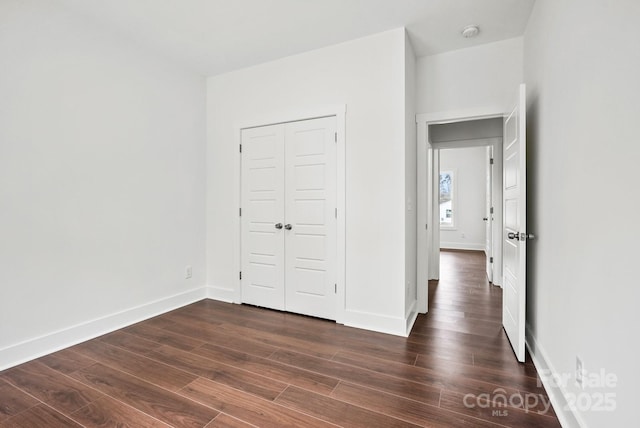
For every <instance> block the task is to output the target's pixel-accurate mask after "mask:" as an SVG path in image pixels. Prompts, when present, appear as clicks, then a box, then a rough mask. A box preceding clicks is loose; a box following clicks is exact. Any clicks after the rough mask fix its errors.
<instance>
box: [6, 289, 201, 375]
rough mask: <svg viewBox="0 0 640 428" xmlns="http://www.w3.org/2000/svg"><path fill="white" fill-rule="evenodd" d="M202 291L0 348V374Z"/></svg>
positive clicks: (195, 298) (196, 296)
mask: <svg viewBox="0 0 640 428" xmlns="http://www.w3.org/2000/svg"><path fill="white" fill-rule="evenodd" d="M205 288H206V287H198V288H195V289H193V290H189V291H185V292H184V293H180V294H176V295H173V296H169V297H164V298H161V299H158V300H154V301H153V302H149V303H145V304H143V305H139V306H135V307H133V308H128V309H125V310H123V311H120V312H116V313H113V314H110V315H106V316H103V317H100V318H96V319H93V320H90V321H86V322H83V323H80V324H76V325H74V326H70V327H67V328H64V329H61V330H58V331H54V332H51V333H48V334H46V335H43V336H40V337H36V338H33V339H29V340H25V341H24V342H21V343H17V344H15V345H11V346H8V347H6V348H3V349H0V371H2V370H5V369H8V368H10V367H14V366H17V365H19V364H22V363H25V362H27V361H30V360H33V359H36V358H40V357H42V356H44V355H47V354H50V353H52V352H56V351H59V350H61V349H64V348H68V347H69V346H73V345H77V344H78V343H81V342H84V341H86V340H89V339H93V338H95V337H98V336H101V335H103V334H106V333H110V332H112V331H115V330H118V329H120V328H123V327H126V326H129V325H131V324H135V323H137V322H140V321H143V320H145V319H148V318H151V317H154V316H156V315H160V314H163V313H165V312H169V311H172V310H174V309H177V308H180V307H182V306H186V305H188V304H191V303H194V302H197V301H199V300H202V299H204V298H206V297H207V294H206V289H205Z"/></svg>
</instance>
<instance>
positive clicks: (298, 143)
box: [285, 117, 336, 319]
mask: <svg viewBox="0 0 640 428" xmlns="http://www.w3.org/2000/svg"><path fill="white" fill-rule="evenodd" d="M335 131H336V118H335V117H329V118H321V119H313V120H305V121H300V122H291V123H287V124H285V217H286V220H285V223H286V224H290V225H291V229H290V230H285V260H286V261H285V283H286V287H285V296H286V298H285V299H286V305H285V307H286V309H287V310H288V311H291V312H297V313H302V314H306V315H313V316H318V317H322V318H328V319H335V313H336V294H335V271H336V260H335V258H336V219H335V207H336V143H335Z"/></svg>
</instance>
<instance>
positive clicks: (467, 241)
mask: <svg viewBox="0 0 640 428" xmlns="http://www.w3.org/2000/svg"><path fill="white" fill-rule="evenodd" d="M486 150H487V149H486V147H470V148H464V149H442V150H440V171H455V177H454V180H455V181H456V183H455V189H454V190H455V191H457V195H456V196H455V206H454V208H453V211H454V216H455V226H454V228H453V229H448V228H441V229H440V248H453V249H459V250H484V248H485V235H486V231H485V222H484V221H482V218H483V217H485V216H486V213H485V211H486V208H485V205H486V193H487V191H486V174H487V165H486Z"/></svg>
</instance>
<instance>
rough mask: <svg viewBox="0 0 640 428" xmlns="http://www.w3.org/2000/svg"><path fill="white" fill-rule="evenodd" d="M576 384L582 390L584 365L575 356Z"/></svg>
mask: <svg viewBox="0 0 640 428" xmlns="http://www.w3.org/2000/svg"><path fill="white" fill-rule="evenodd" d="M576 384H578V386H579V387H580V388H584V365H583V364H582V359H581V358H580V357H578V356H577V355H576Z"/></svg>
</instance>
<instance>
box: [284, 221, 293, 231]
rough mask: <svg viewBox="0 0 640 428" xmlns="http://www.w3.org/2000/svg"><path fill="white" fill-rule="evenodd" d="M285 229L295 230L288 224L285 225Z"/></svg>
mask: <svg viewBox="0 0 640 428" xmlns="http://www.w3.org/2000/svg"><path fill="white" fill-rule="evenodd" d="M284 228H285V229H287V230H291V229H293V226H291V225H290V224H289V223H287V224H285V225H284Z"/></svg>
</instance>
